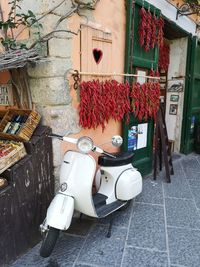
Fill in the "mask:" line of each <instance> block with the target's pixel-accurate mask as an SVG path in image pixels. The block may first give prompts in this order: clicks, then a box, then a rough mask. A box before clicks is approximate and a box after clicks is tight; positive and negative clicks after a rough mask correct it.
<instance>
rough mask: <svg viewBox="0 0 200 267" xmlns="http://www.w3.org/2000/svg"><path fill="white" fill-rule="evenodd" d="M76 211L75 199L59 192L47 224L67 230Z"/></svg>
mask: <svg viewBox="0 0 200 267" xmlns="http://www.w3.org/2000/svg"><path fill="white" fill-rule="evenodd" d="M73 212H74V199H73V197H70V196H65V195H63V194H60V193H58V194H57V195H56V196H55V197H54V199H53V200H52V202H51V204H50V206H49V208H48V210H47V217H46V224H47V225H48V226H51V227H54V228H56V229H60V230H67V229H68V228H69V226H70V224H71V220H72V216H73Z"/></svg>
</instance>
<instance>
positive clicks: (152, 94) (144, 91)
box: [130, 70, 160, 121]
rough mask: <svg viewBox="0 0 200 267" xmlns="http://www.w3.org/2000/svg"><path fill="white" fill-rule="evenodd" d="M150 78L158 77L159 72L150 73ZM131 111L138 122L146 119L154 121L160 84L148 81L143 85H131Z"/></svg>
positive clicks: (158, 102) (158, 103) (157, 107)
mask: <svg viewBox="0 0 200 267" xmlns="http://www.w3.org/2000/svg"><path fill="white" fill-rule="evenodd" d="M150 75H151V76H156V77H157V76H159V72H158V71H156V72H154V71H153V70H151V71H150ZM130 97H131V99H132V102H131V111H132V112H133V113H134V115H135V117H136V118H138V119H139V120H140V121H141V120H145V121H147V119H148V118H153V119H154V120H155V119H156V116H157V112H158V109H159V106H160V84H159V82H154V81H150V82H147V83H144V84H142V85H141V84H139V83H133V85H132V91H131V93H130Z"/></svg>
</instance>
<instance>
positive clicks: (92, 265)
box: [75, 263, 101, 267]
mask: <svg viewBox="0 0 200 267" xmlns="http://www.w3.org/2000/svg"><path fill="white" fill-rule="evenodd" d="M75 267H101V265H96V264H95V265H94V264H81V263H80V264H76V265H75Z"/></svg>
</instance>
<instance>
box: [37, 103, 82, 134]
mask: <svg viewBox="0 0 200 267" xmlns="http://www.w3.org/2000/svg"><path fill="white" fill-rule="evenodd" d="M41 115H42V117H43V124H44V125H48V126H50V127H51V128H52V132H53V133H56V134H60V135H67V134H69V133H78V132H79V131H80V127H79V126H78V114H77V111H76V110H75V109H74V108H73V107H72V105H67V106H57V107H52V106H48V107H43V109H42V114H41Z"/></svg>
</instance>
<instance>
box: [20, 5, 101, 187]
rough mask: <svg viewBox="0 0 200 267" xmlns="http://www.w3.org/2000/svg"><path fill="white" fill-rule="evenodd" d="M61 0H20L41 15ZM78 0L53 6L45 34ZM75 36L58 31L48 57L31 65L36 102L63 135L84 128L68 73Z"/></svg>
mask: <svg viewBox="0 0 200 267" xmlns="http://www.w3.org/2000/svg"><path fill="white" fill-rule="evenodd" d="M61 2H62V1H61V0H54V1H49V0H35V1H26V0H23V1H22V2H21V3H20V6H21V8H22V9H21V12H27V11H28V10H31V11H33V12H34V13H35V14H36V15H37V16H38V17H39V16H41V15H44V14H46V13H47V12H48V11H49V10H51V9H53V8H54V7H55V6H57V5H58V4H59V3H61ZM76 2H79V1H74V2H73V1H69V0H66V1H63V3H62V5H60V6H59V7H58V8H56V9H55V10H53V11H52V12H51V14H48V15H46V16H44V18H43V19H42V20H41V21H40V23H42V25H43V28H42V30H41V35H44V34H47V33H49V32H51V31H52V30H53V29H54V28H55V25H56V23H57V21H58V20H59V19H60V18H61V17H62V16H65V14H67V13H68V12H69V11H70V10H71V9H72V6H73V5H72V4H73V3H74V4H76ZM82 2H84V1H82ZM88 2H91V4H95V2H97V1H88V0H87V3H88ZM90 12H92V11H90ZM57 29H58V30H59V29H62V30H68V27H67V19H65V20H63V21H62V23H60V24H59V26H58V28H57ZM33 33H34V32H30V36H31V38H30V40H31V41H32V39H33V38H34V34H33ZM72 38H73V35H72V34H70V33H64V32H61V33H56V34H55V36H54V38H51V39H50V40H49V41H48V43H47V46H46V54H47V60H46V61H44V62H39V63H37V64H36V66H29V68H28V74H29V77H30V88H31V93H32V99H33V103H34V104H35V106H36V108H37V110H38V111H39V112H40V114H41V115H42V118H43V124H44V125H48V126H50V127H51V128H52V131H53V132H54V133H56V134H61V135H64V134H69V133H77V132H79V130H80V129H79V126H78V118H77V111H76V110H75V109H74V108H73V107H72V104H71V100H72V99H71V97H70V92H69V85H68V81H67V77H66V73H67V71H68V70H69V69H71V68H72V62H71V46H72ZM60 145H61V142H60V141H57V140H54V141H53V151H54V170H55V171H54V174H55V178H56V179H55V181H56V185H57V184H58V176H59V175H58V173H59V167H60V163H61V152H60ZM56 188H57V186H56Z"/></svg>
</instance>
